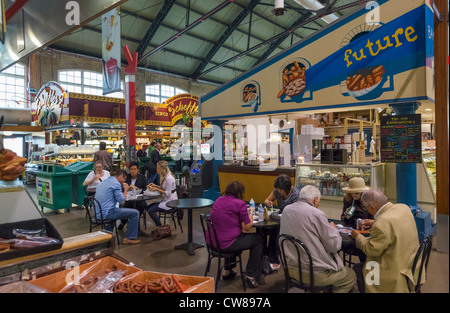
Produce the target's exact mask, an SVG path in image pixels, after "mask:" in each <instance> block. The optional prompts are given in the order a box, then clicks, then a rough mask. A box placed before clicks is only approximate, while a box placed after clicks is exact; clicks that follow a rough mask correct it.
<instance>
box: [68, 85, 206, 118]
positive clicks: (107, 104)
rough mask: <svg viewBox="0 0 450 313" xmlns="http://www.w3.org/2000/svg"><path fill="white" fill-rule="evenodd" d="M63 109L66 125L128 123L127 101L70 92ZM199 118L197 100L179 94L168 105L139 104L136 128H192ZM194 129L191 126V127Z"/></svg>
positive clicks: (167, 102) (166, 103)
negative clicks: (195, 119) (78, 123)
mask: <svg viewBox="0 0 450 313" xmlns="http://www.w3.org/2000/svg"><path fill="white" fill-rule="evenodd" d="M66 98H67V100H66V102H67V105H65V106H64V108H63V110H62V115H63V118H62V120H63V121H64V122H67V123H69V121H71V123H74V122H82V121H83V122H89V123H105V124H107V123H112V124H125V121H126V115H125V99H120V98H111V97H104V96H97V95H86V94H81V93H73V92H70V93H68V94H67V97H66ZM197 115H198V98H197V97H196V96H194V95H191V94H180V95H177V96H174V97H172V98H170V99H167V100H166V102H165V103H154V102H145V101H136V126H163V127H164V126H166V127H172V126H174V125H175V124H184V125H187V126H189V124H190V123H192V117H194V116H197ZM189 127H191V126H189Z"/></svg>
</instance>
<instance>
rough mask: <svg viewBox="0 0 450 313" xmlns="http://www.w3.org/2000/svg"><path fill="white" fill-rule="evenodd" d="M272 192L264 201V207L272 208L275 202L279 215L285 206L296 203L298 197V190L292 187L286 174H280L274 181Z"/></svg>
mask: <svg viewBox="0 0 450 313" xmlns="http://www.w3.org/2000/svg"><path fill="white" fill-rule="evenodd" d="M273 186H274V188H275V189H274V190H273V191H272V192H271V193H270V195H269V196H268V197H267V199H266V200H265V201H264V203H265V205H267V206H273V203H274V201H275V200H276V201H277V204H278V209H279V210H280V213H281V212H283V209H284V207H285V206H286V205H288V204H291V203H294V202H297V200H298V197H299V190H298V189H297V188H294V185H292V181H291V178H290V177H289V176H287V175H286V174H281V175H280V176H278V177H277V179H275V183H274V184H273Z"/></svg>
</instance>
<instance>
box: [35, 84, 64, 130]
mask: <svg viewBox="0 0 450 313" xmlns="http://www.w3.org/2000/svg"><path fill="white" fill-rule="evenodd" d="M65 99H66V93H65V91H64V88H63V87H62V86H61V85H60V84H58V83H57V82H53V81H51V82H48V83H46V84H45V85H44V86H42V88H41V89H40V90H39V91H38V93H37V94H36V98H35V102H34V103H33V111H32V116H33V121H36V122H37V124H38V125H39V126H43V127H50V126H54V125H57V124H59V123H60V122H61V116H62V110H63V108H64V104H65Z"/></svg>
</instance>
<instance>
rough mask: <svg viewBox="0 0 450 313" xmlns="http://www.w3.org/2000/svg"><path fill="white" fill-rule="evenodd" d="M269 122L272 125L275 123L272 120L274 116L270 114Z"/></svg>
mask: <svg viewBox="0 0 450 313" xmlns="http://www.w3.org/2000/svg"><path fill="white" fill-rule="evenodd" d="M269 123H270V126H272V125H273V122H272V117H271V116H270V115H269Z"/></svg>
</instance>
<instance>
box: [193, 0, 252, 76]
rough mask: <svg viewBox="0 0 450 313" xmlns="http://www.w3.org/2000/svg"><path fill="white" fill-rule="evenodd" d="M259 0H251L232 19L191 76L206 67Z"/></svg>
mask: <svg viewBox="0 0 450 313" xmlns="http://www.w3.org/2000/svg"><path fill="white" fill-rule="evenodd" d="M259 2H260V0H251V1H250V2H249V3H248V4H247V6H245V8H244V9H243V10H242V11H241V13H239V15H238V16H237V17H236V18H235V19H234V20H233V22H232V23H231V24H230V25H229V26H228V27H227V29H226V30H225V32H224V33H223V34H222V36H220V38H219V39H218V40H217V41H216V43H215V44H214V46H213V47H212V48H211V49H210V50H209V52H208V54H207V55H206V56H205V58H204V60H203V61H202V62H201V63H200V65H199V66H198V67H197V68H196V69H195V71H194V73H193V74H192V76H193V77H196V76H197V75H198V74H200V73H201V72H202V71H203V70H204V69H205V67H206V65H207V64H208V63H209V62H210V61H211V59H212V58H213V57H214V55H215V54H216V53H217V51H219V49H220V48H221V47H222V45H223V44H224V43H225V41H227V40H228V38H229V37H230V36H231V34H232V33H233V32H234V31H235V30H236V29H237V27H238V26H239V25H240V24H241V23H242V21H243V20H244V19H245V18H246V17H247V16H248V15H249V14H250V12H251V11H252V10H253V9H254V8H255V6H256V5H257V4H258V3H259Z"/></svg>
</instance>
